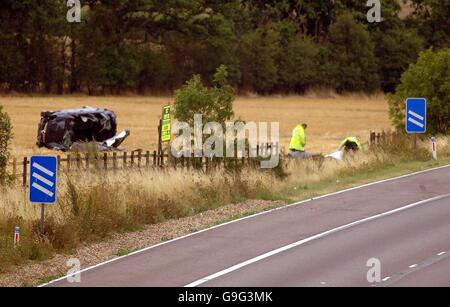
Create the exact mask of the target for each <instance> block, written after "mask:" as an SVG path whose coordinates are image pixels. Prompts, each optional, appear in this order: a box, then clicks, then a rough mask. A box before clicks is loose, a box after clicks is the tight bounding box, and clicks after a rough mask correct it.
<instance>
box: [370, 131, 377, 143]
mask: <svg viewBox="0 0 450 307" xmlns="http://www.w3.org/2000/svg"><path fill="white" fill-rule="evenodd" d="M375 142H376V133H375V132H374V131H371V132H370V145H375Z"/></svg>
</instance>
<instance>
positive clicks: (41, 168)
mask: <svg viewBox="0 0 450 307" xmlns="http://www.w3.org/2000/svg"><path fill="white" fill-rule="evenodd" d="M33 167H34V168H36V169H38V170H40V171H41V172H43V173H44V174H46V175H49V176H50V177H53V176H55V173H54V172H52V171H50V170H48V169H46V168H45V167H43V166H42V165H40V164H38V163H36V162H34V163H33Z"/></svg>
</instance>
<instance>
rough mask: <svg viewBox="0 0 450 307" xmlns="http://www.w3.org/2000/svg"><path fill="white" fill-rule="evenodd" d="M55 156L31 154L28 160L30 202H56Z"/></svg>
mask: <svg viewBox="0 0 450 307" xmlns="http://www.w3.org/2000/svg"><path fill="white" fill-rule="evenodd" d="M57 178H58V167H57V160H56V157H51V156H33V157H31V160H30V202H32V203H42V204H54V203H55V202H56V185H57V184H56V179H57Z"/></svg>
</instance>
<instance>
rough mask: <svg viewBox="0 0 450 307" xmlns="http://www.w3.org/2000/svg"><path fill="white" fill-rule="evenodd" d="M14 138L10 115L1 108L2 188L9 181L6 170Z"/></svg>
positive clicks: (0, 170) (0, 160)
mask: <svg viewBox="0 0 450 307" xmlns="http://www.w3.org/2000/svg"><path fill="white" fill-rule="evenodd" d="M11 138H12V126H11V120H10V118H9V116H8V113H6V112H3V107H2V106H0V186H1V185H4V184H5V183H7V182H8V181H9V180H8V179H9V176H8V173H7V171H6V168H7V166H8V161H9V142H10V141H11Z"/></svg>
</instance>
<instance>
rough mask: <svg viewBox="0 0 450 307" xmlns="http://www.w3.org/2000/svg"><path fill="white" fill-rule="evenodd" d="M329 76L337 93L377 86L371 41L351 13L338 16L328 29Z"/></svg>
mask: <svg viewBox="0 0 450 307" xmlns="http://www.w3.org/2000/svg"><path fill="white" fill-rule="evenodd" d="M328 49H329V50H330V57H329V58H328V67H327V69H328V74H329V78H330V79H332V80H333V81H334V85H335V87H336V90H337V91H338V92H352V91H368V92H374V91H376V90H378V89H379V84H380V82H379V79H378V66H377V61H376V58H375V54H374V44H373V42H372V40H371V38H370V35H369V33H368V32H367V30H366V29H365V28H364V26H363V25H361V24H359V23H357V22H356V21H355V20H354V19H353V17H352V15H351V14H348V13H346V14H343V15H340V16H339V17H338V18H337V20H336V22H335V23H334V24H333V25H332V26H331V29H330V43H329V47H328Z"/></svg>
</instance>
